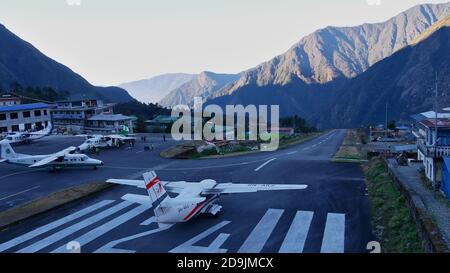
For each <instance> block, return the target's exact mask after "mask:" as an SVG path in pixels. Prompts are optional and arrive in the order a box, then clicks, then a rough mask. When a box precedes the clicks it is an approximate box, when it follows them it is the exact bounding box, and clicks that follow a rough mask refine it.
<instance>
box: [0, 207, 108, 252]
mask: <svg viewBox="0 0 450 273" xmlns="http://www.w3.org/2000/svg"><path fill="white" fill-rule="evenodd" d="M113 202H114V201H113V200H104V201H102V202H99V203H96V204H94V205H92V206H90V207H87V208H85V209H82V210H80V211H77V212H75V213H73V214H70V215H68V216H66V217H64V218H61V219H59V220H57V221H54V222H52V223H50V224H47V225H45V226H42V227H40V228H37V229H35V230H33V231H30V232H28V233H26V234H24V235H22V236H19V237H16V238H14V239H12V240H11V241H8V242H6V243H3V244H1V245H0V252H3V251H5V250H7V249H10V248H12V247H15V246H17V245H20V244H22V243H24V242H26V241H28V240H30V239H33V238H35V237H37V236H39V235H41V234H44V233H46V232H48V231H50V230H52V229H55V228H57V227H59V226H62V225H64V224H66V223H68V222H70V221H72V220H75V219H77V218H80V217H82V216H85V215H86V214H89V213H91V212H93V211H95V210H97V209H99V208H102V207H104V206H107V205H109V204H111V203H113Z"/></svg>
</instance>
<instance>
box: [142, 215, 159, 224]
mask: <svg viewBox="0 0 450 273" xmlns="http://www.w3.org/2000/svg"><path fill="white" fill-rule="evenodd" d="M156 222H157V219H156V217H155V216H152V217H150V218H149V219H147V220H145V221H144V222H142V223H141V226H148V225H150V224H152V223H156Z"/></svg>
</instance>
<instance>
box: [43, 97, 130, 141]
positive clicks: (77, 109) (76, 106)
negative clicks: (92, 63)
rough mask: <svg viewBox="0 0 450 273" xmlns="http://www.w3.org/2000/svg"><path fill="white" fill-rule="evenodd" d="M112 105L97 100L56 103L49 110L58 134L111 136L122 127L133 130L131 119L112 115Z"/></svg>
mask: <svg viewBox="0 0 450 273" xmlns="http://www.w3.org/2000/svg"><path fill="white" fill-rule="evenodd" d="M114 106H115V104H114V103H104V102H103V101H102V100H97V99H84V100H73V101H60V102H57V103H56V105H55V107H54V108H53V109H52V110H51V115H52V119H53V123H54V126H55V128H56V130H57V131H58V132H60V133H63V132H64V133H69V134H81V133H97V134H111V133H117V132H120V131H121V130H122V128H123V125H126V126H128V127H129V128H130V129H131V130H132V128H133V117H128V116H124V115H117V114H114V110H113V108H114Z"/></svg>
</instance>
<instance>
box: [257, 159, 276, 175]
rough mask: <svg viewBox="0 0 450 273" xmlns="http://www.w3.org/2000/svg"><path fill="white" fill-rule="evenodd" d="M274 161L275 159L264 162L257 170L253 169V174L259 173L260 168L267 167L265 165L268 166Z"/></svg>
mask: <svg viewBox="0 0 450 273" xmlns="http://www.w3.org/2000/svg"><path fill="white" fill-rule="evenodd" d="M274 160H276V158H272V159H270V160H269V161H266V162H265V163H263V164H262V165H261V166H259V167H258V168H256V169H255V172H259V171H260V170H261V169H262V168H264V167H265V166H267V164H269V163H270V162H272V161H274Z"/></svg>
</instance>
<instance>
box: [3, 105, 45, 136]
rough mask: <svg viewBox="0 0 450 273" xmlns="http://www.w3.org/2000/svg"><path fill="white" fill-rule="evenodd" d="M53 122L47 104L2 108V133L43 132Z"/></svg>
mask: <svg viewBox="0 0 450 273" xmlns="http://www.w3.org/2000/svg"><path fill="white" fill-rule="evenodd" d="M50 122H51V114H50V105H48V104H45V103H31V104H12V105H6V106H0V133H11V132H20V131H34V130H41V129H43V128H45V127H47V126H48V125H49V123H50Z"/></svg>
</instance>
